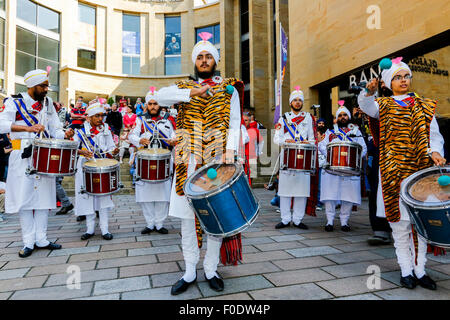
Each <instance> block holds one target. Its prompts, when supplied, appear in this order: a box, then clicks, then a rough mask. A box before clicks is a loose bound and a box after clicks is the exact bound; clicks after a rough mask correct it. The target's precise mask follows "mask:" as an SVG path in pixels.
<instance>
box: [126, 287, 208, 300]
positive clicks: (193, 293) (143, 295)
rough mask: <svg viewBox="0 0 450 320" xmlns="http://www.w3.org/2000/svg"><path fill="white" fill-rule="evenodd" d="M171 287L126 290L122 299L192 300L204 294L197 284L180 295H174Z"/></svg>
mask: <svg viewBox="0 0 450 320" xmlns="http://www.w3.org/2000/svg"><path fill="white" fill-rule="evenodd" d="M170 289H171V287H164V288H155V289H149V290H140V291H133V292H125V293H123V294H122V300H192V299H198V298H200V297H201V296H202V295H201V293H200V291H199V290H198V288H197V286H190V287H189V288H188V289H187V291H186V292H184V293H183V294H181V295H178V296H172V295H171V294H170Z"/></svg>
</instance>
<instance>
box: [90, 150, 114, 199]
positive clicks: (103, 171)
mask: <svg viewBox="0 0 450 320" xmlns="http://www.w3.org/2000/svg"><path fill="white" fill-rule="evenodd" d="M96 161H97V162H98V165H97V166H95V167H93V166H86V163H84V164H83V180H84V188H85V190H86V193H88V194H91V195H108V194H112V193H115V192H117V191H119V190H120V186H119V184H120V183H119V178H120V164H119V162H118V161H116V160H113V159H97V160H96ZM106 161H107V162H106ZM92 162H94V161H89V163H92ZM89 163H88V164H89Z"/></svg>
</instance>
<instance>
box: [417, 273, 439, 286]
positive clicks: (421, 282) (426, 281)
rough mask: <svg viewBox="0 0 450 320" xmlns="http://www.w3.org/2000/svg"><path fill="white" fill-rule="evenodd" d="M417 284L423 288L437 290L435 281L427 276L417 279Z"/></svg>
mask: <svg viewBox="0 0 450 320" xmlns="http://www.w3.org/2000/svg"><path fill="white" fill-rule="evenodd" d="M417 282H418V283H419V285H420V286H421V287H422V288H425V289H429V290H436V282H434V281H433V279H431V278H430V277H429V276H427V275H424V276H423V277H422V278H420V279H417Z"/></svg>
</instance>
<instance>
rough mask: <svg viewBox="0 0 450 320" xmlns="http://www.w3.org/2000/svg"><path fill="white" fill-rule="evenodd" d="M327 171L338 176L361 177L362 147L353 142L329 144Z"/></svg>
mask: <svg viewBox="0 0 450 320" xmlns="http://www.w3.org/2000/svg"><path fill="white" fill-rule="evenodd" d="M325 170H326V171H327V172H328V173H330V174H334V175H338V176H359V175H360V174H361V170H362V147H361V146H360V145H359V144H358V143H355V142H351V141H340V142H332V143H329V144H328V145H327V164H326V166H325Z"/></svg>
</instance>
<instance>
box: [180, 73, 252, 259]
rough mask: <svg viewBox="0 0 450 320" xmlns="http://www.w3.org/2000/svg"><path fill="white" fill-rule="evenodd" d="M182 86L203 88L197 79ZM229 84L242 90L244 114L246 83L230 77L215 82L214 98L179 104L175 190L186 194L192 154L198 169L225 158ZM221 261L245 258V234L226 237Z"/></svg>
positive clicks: (228, 118)
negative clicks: (185, 189)
mask: <svg viewBox="0 0 450 320" xmlns="http://www.w3.org/2000/svg"><path fill="white" fill-rule="evenodd" d="M176 85H177V86H178V88H179V89H193V88H200V87H201V85H200V84H199V83H197V82H196V81H193V80H187V81H180V82H177V83H176ZM227 85H232V86H233V87H235V88H236V89H237V92H238V93H239V98H240V103H241V106H240V107H241V110H240V112H241V115H242V111H243V102H244V96H243V93H244V90H243V89H244V85H243V83H242V82H241V81H239V80H237V79H234V78H228V79H223V81H222V82H221V83H217V84H215V85H212V86H211V87H212V89H214V90H215V91H216V92H215V94H214V95H213V96H212V97H207V98H202V97H193V98H191V100H190V102H188V103H182V104H181V105H180V106H179V110H178V115H177V123H176V126H177V146H176V151H175V165H176V167H175V171H176V181H175V191H176V193H177V194H178V195H180V196H184V190H183V188H184V184H185V182H186V180H187V172H188V164H189V159H190V157H191V155H193V156H194V157H195V162H196V168H195V169H196V170H197V169H199V168H200V167H202V166H204V165H206V164H208V163H210V162H212V161H213V160H214V159H215V158H216V157H221V156H222V154H225V152H226V145H227V138H228V129H229V127H230V108H231V97H232V95H231V94H228V93H226V91H225V88H226V87H227ZM195 219H196V232H197V242H198V247H199V248H201V247H202V242H203V236H202V233H203V232H202V229H201V225H200V223H199V221H198V220H197V218H195ZM221 260H222V263H223V264H224V265H226V264H233V265H237V262H238V261H241V260H242V242H241V235H240V234H238V235H235V236H233V237H229V238H225V239H223V241H222V247H221Z"/></svg>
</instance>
